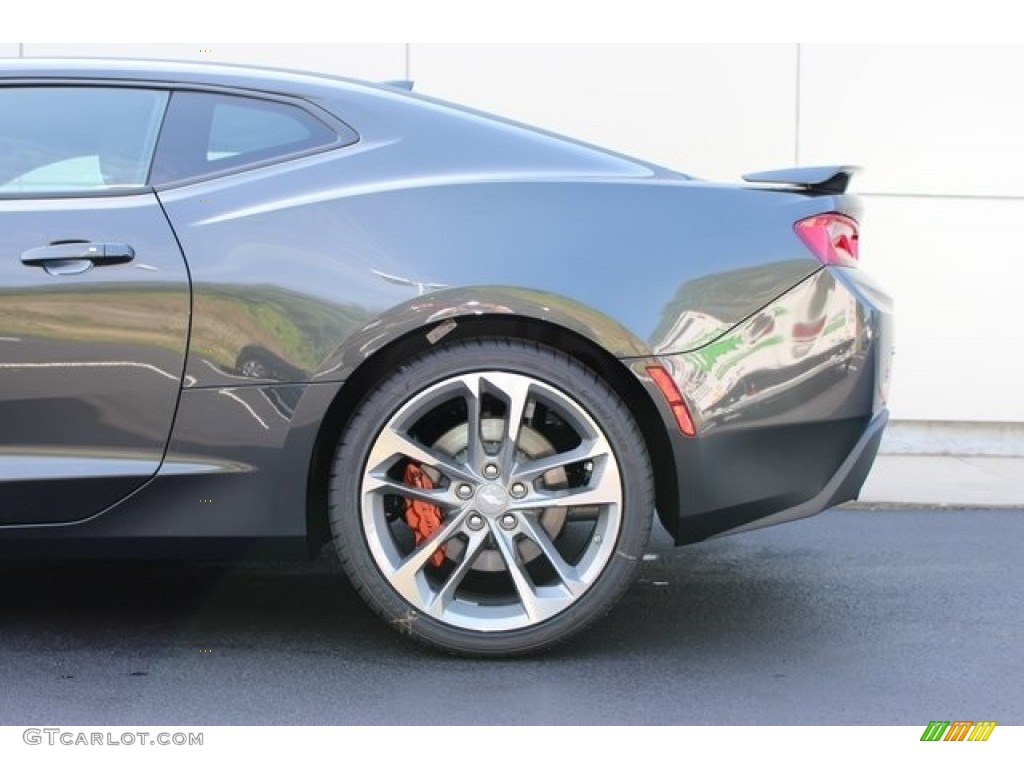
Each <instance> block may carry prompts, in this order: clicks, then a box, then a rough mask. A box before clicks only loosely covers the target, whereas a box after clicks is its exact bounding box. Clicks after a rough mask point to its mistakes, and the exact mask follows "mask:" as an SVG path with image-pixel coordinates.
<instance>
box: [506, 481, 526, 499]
mask: <svg viewBox="0 0 1024 768" xmlns="http://www.w3.org/2000/svg"><path fill="white" fill-rule="evenodd" d="M508 492H509V493H511V494H512V496H513V498H516V499H521V498H523V496H525V495H526V486H525V485H524V484H523V483H512V487H511V488H509V489H508Z"/></svg>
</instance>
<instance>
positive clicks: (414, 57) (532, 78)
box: [0, 43, 1024, 426]
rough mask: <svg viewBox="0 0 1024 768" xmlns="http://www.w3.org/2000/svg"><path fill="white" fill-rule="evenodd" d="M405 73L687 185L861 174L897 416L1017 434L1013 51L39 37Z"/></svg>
mask: <svg viewBox="0 0 1024 768" xmlns="http://www.w3.org/2000/svg"><path fill="white" fill-rule="evenodd" d="M18 55H24V56H82V55H105V56H144V57H148V58H176V59H206V60H215V61H233V62H245V63H255V64H264V65H271V66H283V67H289V68H297V69H314V70H320V71H326V72H332V73H336V74H342V75H348V76H352V77H358V78H364V79H399V78H406V77H409V78H411V79H414V80H415V81H416V84H417V85H416V87H417V90H419V91H421V92H423V93H427V94H430V95H434V96H439V97H442V98H447V99H451V100H454V101H461V102H465V103H467V104H470V105H472V106H474V107H477V108H480V109H485V110H489V111H492V112H496V113H499V114H502V115H506V116H509V117H513V118H516V119H519V120H523V121H525V122H529V123H533V124H536V125H539V126H543V127H545V128H549V129H552V130H555V131H560V132H563V133H567V134H570V135H573V136H576V137H578V138H582V139H585V140H588V141H592V142H594V143H597V144H602V145H605V146H608V147H610V148H612V149H616V150H619V151H622V152H626V153H630V154H635V155H638V156H640V157H643V158H646V159H649V160H653V161H656V162H659V163H662V164H664V165H668V166H670V167H674V168H677V169H679V170H682V171H686V172H688V173H692V174H695V175H698V176H706V177H711V178H715V179H721V180H729V179H738V177H739V175H740V174H741V173H744V172H746V171H753V170H764V169H768V168H773V167H780V166H789V165H794V164H796V163H800V164H820V163H832V162H848V163H856V164H859V165H863V166H865V167H866V171H865V173H864V174H863V175H862V176H860V177H859V178H858V179H857V180H856V181H855V185H854V191H856V192H858V193H859V194H861V195H863V196H864V204H865V218H864V221H863V226H862V229H861V234H862V260H863V263H864V265H865V268H866V269H868V270H869V271H870V272H871V273H872V274H874V275H875V276H876V277H878V278H879V280H881V281H882V283H883V284H884V285H885V286H886V288H887V289H888V290H889V291H890V292H891V293H892V294H893V296H894V297H895V298H896V301H897V310H898V314H897V350H898V352H897V362H896V367H895V380H894V384H893V389H892V410H893V415H894V417H895V418H896V419H901V420H927V421H966V422H993V423H999V422H1002V423H1010V424H1016V425H1018V426H1019V425H1024V352H1022V351H1021V350H1022V348H1024V319H1022V315H1021V310H1020V309H1019V308H1018V305H1019V303H1020V300H1019V297H1020V296H1021V295H1022V294H1024V237H1022V236H1021V232H1020V230H1022V229H1024V226H1022V225H1024V46H1010V45H1006V46H998V45H986V46H965V45H882V46H869V45H799V46H798V45H689V44H686V45H683V44H679V45H614V44H602V45H575V44H564V45H455V44H451V45H427V44H424V45H420V44H413V45H407V44H380V45H354V44H337V45H327V44H301V45H271V44H253V45H240V44H234V45H216V44H181V45H113V44H111V45H96V44H87V45H41V44H33V43H26V44H0V56H18Z"/></svg>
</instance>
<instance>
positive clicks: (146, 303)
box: [0, 83, 190, 525]
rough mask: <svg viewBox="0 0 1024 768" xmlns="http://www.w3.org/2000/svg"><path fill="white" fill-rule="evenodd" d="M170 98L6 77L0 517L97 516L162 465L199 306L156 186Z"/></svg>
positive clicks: (1, 147) (27, 520)
mask: <svg viewBox="0 0 1024 768" xmlns="http://www.w3.org/2000/svg"><path fill="white" fill-rule="evenodd" d="M167 100H168V95H167V93H166V92H165V91H163V90H161V89H158V88H141V87H119V86H116V85H113V84H111V85H109V86H97V85H75V84H72V83H59V84H57V83H55V84H43V83H38V84H32V83H21V84H17V85H3V84H2V83H0V525H25V524H39V523H66V522H70V521H75V520H80V519H82V518H86V517H89V516H91V515H95V514H97V513H99V512H101V511H102V510H104V509H105V508H107V507H109V506H110V505H111V504H114V503H115V502H117V501H119V500H120V499H123V498H124V497H125V496H127V495H128V494H130V493H132V492H133V491H134V490H136V489H137V488H139V487H140V486H141V485H142V484H143V483H145V482H146V481H147V479H148V478H150V477H152V476H153V475H154V474H155V473H156V471H157V469H158V468H159V466H160V463H161V460H162V457H163V454H164V450H165V447H166V445H167V440H168V437H169V435H170V431H171V427H172V423H173V420H174V413H175V408H176V406H177V401H178V396H179V393H180V390H181V383H182V376H183V369H184V361H185V354H186V350H187V343H188V328H189V314H190V287H189V278H188V271H187V269H186V266H185V261H184V258H183V256H182V253H181V250H180V248H179V246H178V243H177V240H176V239H175V237H174V234H173V232H172V230H171V227H170V225H169V224H168V222H167V219H166V216H165V215H164V213H163V209H162V208H161V206H160V203H159V201H158V200H157V198H156V196H155V194H154V193H153V191H152V190H151V189H150V188H149V187H148V186H147V183H148V175H149V168H150V165H151V163H152V157H153V152H154V148H155V145H156V141H157V135H158V133H159V130H160V125H161V121H162V120H163V114H164V110H165V109H166V105H167Z"/></svg>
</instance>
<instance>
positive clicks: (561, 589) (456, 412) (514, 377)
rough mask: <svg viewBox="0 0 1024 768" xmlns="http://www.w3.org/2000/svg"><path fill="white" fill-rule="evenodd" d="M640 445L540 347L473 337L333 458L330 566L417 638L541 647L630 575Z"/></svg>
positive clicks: (624, 422)
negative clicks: (334, 560) (334, 561)
mask: <svg viewBox="0 0 1024 768" xmlns="http://www.w3.org/2000/svg"><path fill="white" fill-rule="evenodd" d="M643 446H644V443H643V440H642V437H641V435H640V433H639V430H638V429H637V427H636V424H635V422H634V421H633V419H632V418H631V416H630V414H629V411H628V410H627V408H626V407H625V405H624V404H623V403H622V401H621V400H620V399H619V398H618V396H617V395H616V394H615V393H614V392H613V391H612V390H611V389H610V388H609V387H608V386H607V385H606V384H605V383H604V382H603V381H601V380H600V379H599V378H598V377H597V376H595V374H594V373H593V372H592V371H590V370H589V369H587V368H584V367H583V366H581V365H580V364H579V363H577V362H576V361H574V360H573V359H572V358H569V357H568V356H566V355H564V354H562V353H560V352H558V351H556V350H553V349H551V348H549V347H544V346H539V345H535V344H528V343H524V342H519V341H507V340H496V339H486V340H477V341H467V342H461V343H458V344H453V345H451V346H448V347H444V348H442V349H439V350H435V351H433V352H430V353H427V354H425V355H423V356H421V357H419V358H417V359H415V360H413V361H411V362H410V363H408V364H407V365H405V366H404V367H403V368H402V369H400V370H399V371H398V372H397V373H396V374H394V375H393V376H392V377H391V378H390V379H388V380H387V381H385V382H384V383H383V385H382V386H381V387H380V388H379V389H378V390H376V391H375V392H374V394H373V395H372V396H370V397H369V398H368V399H367V400H366V401H365V402H364V403H363V404H362V405H361V406H360V408H359V409H358V411H357V413H356V414H355V415H354V417H353V419H352V421H351V423H350V425H349V427H348V429H347V430H346V432H345V434H344V435H343V437H342V440H341V442H340V443H339V447H338V452H337V455H336V457H335V461H334V472H333V479H332V485H331V505H330V515H331V526H332V529H333V532H334V536H335V542H336V545H337V548H338V553H339V556H340V559H341V562H342V564H343V566H344V567H345V569H346V571H347V573H348V575H349V576H350V578H351V579H352V581H353V583H354V584H355V585H356V587H357V588H358V589H359V591H360V593H361V594H362V595H363V597H364V598H365V599H366V601H367V602H368V603H369V604H370V606H371V607H372V608H374V609H375V610H376V611H377V612H378V613H380V614H381V615H382V616H383V617H384V618H385V619H386V620H387V621H388V622H389V623H390V624H391V626H393V627H395V628H396V629H398V630H400V631H402V632H404V633H407V634H410V635H412V636H413V637H415V638H417V639H419V640H421V641H424V642H426V643H429V644H431V645H434V646H436V647H439V648H442V649H444V650H447V651H451V652H456V653H463V654H470V655H510V654H517V653H524V652H529V651H535V650H539V649H542V648H545V647H547V646H549V645H552V644H554V643H557V642H559V641H561V640H563V639H565V638H566V637H568V636H570V635H571V634H574V633H575V632H577V631H579V630H581V629H583V628H584V627H586V626H588V625H590V624H591V623H592V622H593V621H595V620H596V619H597V618H599V617H600V616H602V615H604V613H606V612H607V611H608V609H609V608H611V606H612V605H613V604H614V603H615V601H616V600H618V598H619V597H620V596H621V594H622V592H623V591H624V590H625V589H626V587H627V586H628V585H629V583H630V582H631V581H632V578H633V576H634V575H635V572H636V566H637V563H638V562H639V560H640V559H641V555H642V553H643V548H644V546H645V544H646V542H647V539H648V536H649V533H650V526H651V519H652V510H653V490H652V479H651V469H650V464H649V461H648V457H647V454H646V451H645V450H644V447H643Z"/></svg>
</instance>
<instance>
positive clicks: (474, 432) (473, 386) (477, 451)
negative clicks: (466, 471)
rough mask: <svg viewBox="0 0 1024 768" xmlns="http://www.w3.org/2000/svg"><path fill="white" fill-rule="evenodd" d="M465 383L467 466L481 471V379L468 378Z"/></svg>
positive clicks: (482, 451) (464, 379)
mask: <svg viewBox="0 0 1024 768" xmlns="http://www.w3.org/2000/svg"><path fill="white" fill-rule="evenodd" d="M463 383H464V384H465V385H466V395H465V397H466V464H467V465H468V466H470V467H474V468H476V469H477V470H478V471H479V469H480V466H481V465H482V464H483V462H484V437H483V423H482V421H481V414H480V412H481V410H482V408H483V405H482V403H481V397H480V395H481V392H480V377H479V376H466V377H464V378H463Z"/></svg>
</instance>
